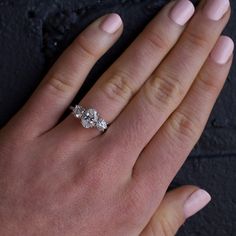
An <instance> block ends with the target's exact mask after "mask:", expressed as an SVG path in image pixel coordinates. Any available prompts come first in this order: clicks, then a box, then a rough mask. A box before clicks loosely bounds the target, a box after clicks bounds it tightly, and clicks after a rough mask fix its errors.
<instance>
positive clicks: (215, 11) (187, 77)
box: [105, 0, 230, 165]
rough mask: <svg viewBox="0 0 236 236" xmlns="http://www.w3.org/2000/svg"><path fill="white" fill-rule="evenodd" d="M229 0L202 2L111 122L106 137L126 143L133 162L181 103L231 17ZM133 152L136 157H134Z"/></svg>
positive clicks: (119, 142) (118, 143)
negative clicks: (173, 45)
mask: <svg viewBox="0 0 236 236" xmlns="http://www.w3.org/2000/svg"><path fill="white" fill-rule="evenodd" d="M229 16H230V7H229V1H228V0H208V1H205V2H202V3H201V4H200V5H199V7H198V10H197V12H196V14H195V16H194V17H193V19H192V21H191V22H190V24H189V25H188V27H187V29H186V30H185V32H184V33H183V35H182V37H181V38H180V40H179V42H178V43H177V45H176V46H175V47H174V48H173V49H172V51H171V52H170V53H169V55H168V56H167V57H166V58H165V60H164V61H163V62H162V63H161V65H160V66H159V67H158V68H157V69H156V71H155V72H154V73H153V74H152V76H151V78H150V79H149V80H148V81H147V82H146V83H145V84H144V86H143V87H142V89H141V90H140V91H139V93H138V94H137V95H136V96H135V97H134V99H133V100H132V101H131V102H130V103H129V105H128V106H127V108H126V109H125V110H124V111H123V112H122V113H121V114H120V116H119V117H118V118H117V120H116V121H115V122H114V123H113V124H112V125H111V127H110V128H109V130H108V132H107V135H106V136H107V137H105V138H108V139H109V140H110V139H112V138H113V139H115V143H117V145H119V146H124V147H126V146H127V143H130V144H131V145H129V147H128V148H127V149H128V150H127V153H129V154H130V155H128V156H129V160H127V158H126V160H125V161H126V164H127V161H129V162H131V165H133V164H134V162H135V161H136V157H137V156H138V155H139V154H140V152H141V151H142V149H143V148H144V147H145V146H146V145H147V144H148V142H149V141H150V140H151V139H152V137H153V136H154V135H155V133H156V132H157V131H158V130H159V128H160V127H161V126H162V124H163V123H164V122H165V121H166V119H167V118H168V117H169V116H170V115H171V113H172V112H173V111H174V110H175V109H176V108H177V106H178V105H179V104H180V103H181V101H182V100H183V98H184V97H185V95H186V94H187V92H188V90H189V88H190V87H191V85H192V83H193V81H194V80H195V78H196V76H197V74H198V73H199V71H200V69H201V67H202V66H203V64H204V62H205V61H206V59H207V57H208V55H209V53H210V51H211V50H212V48H213V47H214V45H215V43H216V41H217V39H218V38H219V35H220V34H221V32H222V30H223V29H224V27H225V25H226V23H227V22H228V20H229ZM130 156H133V157H134V158H131V157H130Z"/></svg>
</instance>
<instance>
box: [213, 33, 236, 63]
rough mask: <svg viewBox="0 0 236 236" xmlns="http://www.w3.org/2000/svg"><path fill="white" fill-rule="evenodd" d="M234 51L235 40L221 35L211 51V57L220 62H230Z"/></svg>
mask: <svg viewBox="0 0 236 236" xmlns="http://www.w3.org/2000/svg"><path fill="white" fill-rule="evenodd" d="M233 51H234V42H233V40H232V39H231V38H230V37H227V36H221V37H220V38H219V39H218V41H217V43H216V45H215V47H214V48H213V50H212V52H211V58H212V59H213V60H214V61H215V62H216V63H218V64H222V65H223V64H225V63H227V62H228V60H229V59H230V57H231V56H232V54H233Z"/></svg>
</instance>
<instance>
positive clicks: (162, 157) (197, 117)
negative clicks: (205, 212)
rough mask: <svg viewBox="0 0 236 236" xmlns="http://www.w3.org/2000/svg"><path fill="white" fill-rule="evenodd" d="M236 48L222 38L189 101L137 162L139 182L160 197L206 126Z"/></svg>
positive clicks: (159, 132) (180, 107) (196, 82)
mask: <svg viewBox="0 0 236 236" xmlns="http://www.w3.org/2000/svg"><path fill="white" fill-rule="evenodd" d="M233 48H234V44H233V41H232V40H231V39H230V38H229V37H226V36H221V37H220V38H219V40H218V42H217V43H216V45H215V47H214V49H213V51H212V53H211V55H210V56H209V58H208V60H207V61H206V62H205V65H204V66H203V68H202V69H201V71H200V73H199V75H198V76H197V78H196V80H195V82H194V83H193V85H192V87H191V89H190V91H189V92H188V94H187V95H186V97H185V99H184V100H183V101H182V103H181V104H180V106H179V107H178V108H177V109H176V110H175V112H174V113H173V114H172V115H171V116H170V117H169V119H168V120H167V121H166V122H165V124H164V125H163V126H162V128H161V129H160V130H159V131H158V133H157V134H156V135H155V136H154V137H153V139H152V140H151V142H150V143H149V144H148V146H146V148H145V149H144V151H143V153H142V154H141V156H140V157H139V159H138V161H137V162H136V165H135V167H134V175H133V176H135V177H136V181H135V182H137V181H138V182H139V181H140V182H143V183H142V184H144V186H147V184H148V185H149V186H152V188H154V189H153V190H154V191H155V192H156V193H157V194H158V191H159V189H160V188H161V187H162V189H163V190H164V189H166V188H167V187H168V185H169V183H170V182H171V180H172V179H173V178H174V176H175V175H176V173H177V171H178V170H179V168H180V167H181V165H182V164H183V162H184V161H185V159H186V158H187V156H188V155H189V153H190V152H191V150H192V149H193V147H194V145H195V144H196V142H197V141H198V139H199V137H200V135H201V133H202V131H203V129H204V127H205V125H206V122H207V120H208V117H209V115H210V113H211V110H212V108H213V106H214V104H215V102H216V99H217V97H218V95H219V93H220V91H221V89H222V87H223V85H224V82H225V80H226V78H227V75H228V72H229V69H230V66H231V64H232V53H233ZM157 146H158V148H157ZM157 179H160V181H158V182H157V181H156V180H157ZM160 185H161V186H160ZM159 194H160V192H159ZM154 195H155V194H154Z"/></svg>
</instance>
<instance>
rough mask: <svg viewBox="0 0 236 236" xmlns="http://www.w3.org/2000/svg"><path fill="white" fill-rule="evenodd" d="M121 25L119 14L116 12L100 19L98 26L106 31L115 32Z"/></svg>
mask: <svg viewBox="0 0 236 236" xmlns="http://www.w3.org/2000/svg"><path fill="white" fill-rule="evenodd" d="M121 25H122V20H121V18H120V16H119V15H118V14H116V13H111V14H109V15H108V16H107V17H105V19H104V20H103V21H102V23H101V25H100V28H101V29H102V30H103V31H105V32H106V33H109V34H113V33H115V32H116V31H117V30H118V29H119V28H120V27H121Z"/></svg>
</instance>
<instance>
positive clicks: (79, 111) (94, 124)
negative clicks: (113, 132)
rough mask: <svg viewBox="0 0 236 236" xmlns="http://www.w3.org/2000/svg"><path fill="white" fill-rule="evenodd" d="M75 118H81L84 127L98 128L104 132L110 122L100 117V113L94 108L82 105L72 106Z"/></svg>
mask: <svg viewBox="0 0 236 236" xmlns="http://www.w3.org/2000/svg"><path fill="white" fill-rule="evenodd" d="M70 109H71V110H72V113H73V115H74V117H75V118H77V119H80V121H81V124H82V126H83V127H84V128H86V129H88V128H97V129H98V130H99V131H101V132H104V131H105V130H106V129H107V128H108V123H107V122H106V121H105V120H104V119H103V118H101V117H100V115H99V113H98V112H97V111H96V110H95V109H93V108H89V109H86V108H84V107H82V106H80V105H76V106H75V107H70Z"/></svg>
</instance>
